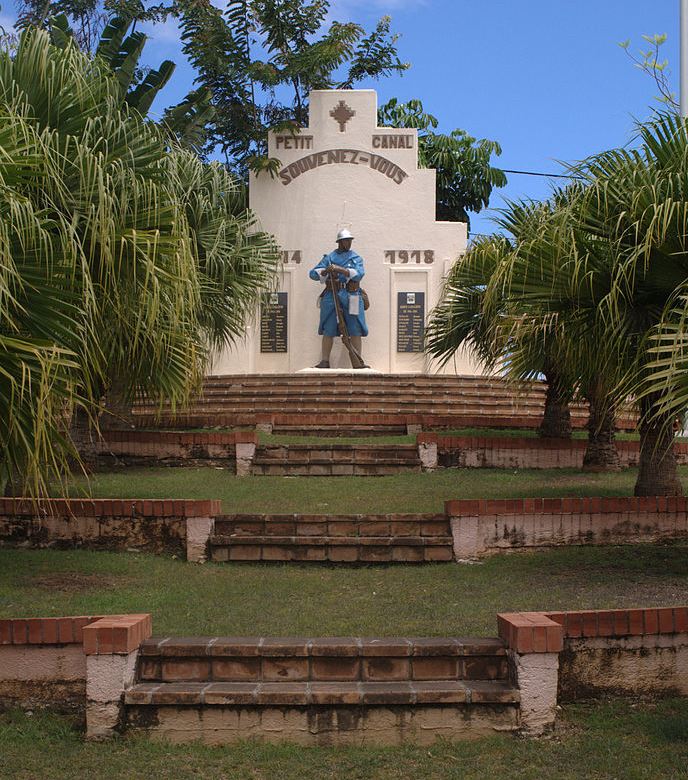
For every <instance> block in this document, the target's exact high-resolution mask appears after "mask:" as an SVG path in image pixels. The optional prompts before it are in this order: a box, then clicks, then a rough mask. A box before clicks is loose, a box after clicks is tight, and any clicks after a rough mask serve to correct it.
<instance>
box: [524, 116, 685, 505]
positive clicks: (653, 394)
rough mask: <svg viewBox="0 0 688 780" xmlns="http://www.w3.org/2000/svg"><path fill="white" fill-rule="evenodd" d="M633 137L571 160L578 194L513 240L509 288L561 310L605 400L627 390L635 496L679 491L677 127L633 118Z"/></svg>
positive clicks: (681, 141)
mask: <svg viewBox="0 0 688 780" xmlns="http://www.w3.org/2000/svg"><path fill="white" fill-rule="evenodd" d="M639 139H640V144H639V147H638V148H637V149H632V150H627V149H615V150H611V151H608V152H604V153H602V154H600V155H597V156H595V157H593V158H591V159H590V160H587V161H585V163H583V164H582V165H581V166H580V167H579V168H578V169H577V173H578V175H580V176H582V177H583V178H584V179H585V187H584V189H583V191H582V193H581V196H580V197H579V198H576V199H575V200H574V201H573V202H572V203H571V205H570V208H568V209H567V210H566V211H565V212H564V213H563V217H562V219H561V226H560V229H558V230H556V231H552V232H551V233H550V234H548V235H544V236H541V237H540V240H539V241H538V240H534V241H533V242H532V243H531V245H530V246H526V247H523V249H522V252H521V255H522V260H523V264H522V266H521V268H520V269H518V270H517V272H516V273H515V274H514V279H515V280H516V283H515V284H514V286H513V288H512V294H513V295H518V294H523V292H524V290H525V292H526V293H527V294H529V295H530V296H531V297H532V298H533V299H535V300H539V301H540V302H546V303H547V305H548V306H549V307H550V308H551V309H552V310H553V311H557V312H559V313H565V316H566V317H567V321H568V322H569V324H570V327H571V329H572V334H577V336H578V338H579V339H580V342H579V344H580V350H579V354H580V356H582V359H583V360H586V359H587V361H588V362H589V363H590V365H592V366H595V367H596V369H597V371H598V372H599V373H598V375H601V376H604V377H605V381H606V384H607V385H608V386H609V387H608V388H607V389H606V390H604V392H603V393H602V394H601V395H602V396H603V397H604V396H606V398H607V400H606V405H607V408H608V409H610V408H611V409H613V408H614V406H615V405H617V404H618V403H620V402H621V401H623V400H624V399H625V398H626V397H627V396H628V394H629V393H632V394H634V395H636V397H637V398H638V401H639V411H640V437H641V440H640V468H639V473H638V479H637V482H636V485H635V494H636V495H679V494H682V487H681V483H680V481H679V479H678V473H677V468H676V459H675V456H674V453H673V449H672V442H673V435H674V433H673V428H674V423H675V419H676V417H677V416H682V414H683V412H684V411H685V408H686V404H687V401H688V395H687V394H686V393H682V392H681V387H683V386H685V384H686V380H685V373H684V369H685V367H686V364H685V353H684V352H683V349H684V336H683V325H684V321H685V310H686V305H685V304H686V295H687V293H688V290H687V289H686V285H687V284H688V135H687V133H686V126H685V123H684V121H683V120H682V119H681V118H680V117H678V116H675V115H669V114H664V115H660V116H658V117H657V118H656V119H655V120H653V121H651V122H649V123H647V124H645V125H641V126H640V127H639ZM528 268H530V270H529V271H528V270H526V269H528ZM585 355H587V358H585ZM591 374H592V372H590V371H589V372H588V377H590V376H591Z"/></svg>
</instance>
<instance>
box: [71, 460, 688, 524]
mask: <svg viewBox="0 0 688 780" xmlns="http://www.w3.org/2000/svg"><path fill="white" fill-rule="evenodd" d="M679 471H680V475H681V478H682V480H683V483H684V486H685V487H686V489H688V466H686V467H682V468H680V469H679ZM635 479H636V470H635V469H627V470H625V471H621V472H618V473H616V474H585V473H583V472H581V471H576V470H575V469H540V470H538V469H530V470H526V469H522V470H513V471H512V470H509V469H446V470H440V471H436V472H433V473H431V474H416V473H405V474H399V475H396V476H393V477H356V478H346V477H243V478H237V477H236V476H234V475H233V474H232V473H231V472H230V471H228V470H227V469H223V468H211V467H199V468H141V469H133V468H128V469H121V470H119V471H107V472H100V473H96V474H94V475H92V477H91V480H90V487H91V490H92V493H93V496H95V497H99V498H218V499H222V502H223V507H224V511H225V512H227V513H285V512H286V513H291V512H301V513H324V514H338V513H350V514H351V513H353V514H371V513H384V512H442V511H444V502H445V501H447V500H449V499H454V498H521V497H524V498H526V497H533V496H535V497H553V496H554V497H556V496H630V495H632V494H633V485H634V483H635ZM88 485H89V483H88V482H87V481H86V480H85V479H82V478H75V479H74V481H73V491H72V492H73V493H74V494H75V495H76V494H79V493H80V492H83V491H86V490H88Z"/></svg>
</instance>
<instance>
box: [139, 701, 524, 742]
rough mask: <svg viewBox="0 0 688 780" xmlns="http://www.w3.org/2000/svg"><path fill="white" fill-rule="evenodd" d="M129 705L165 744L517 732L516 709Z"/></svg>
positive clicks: (428, 738)
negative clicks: (154, 709) (250, 739)
mask: <svg viewBox="0 0 688 780" xmlns="http://www.w3.org/2000/svg"><path fill="white" fill-rule="evenodd" d="M146 709H149V708H137V707H136V706H131V705H130V706H128V707H127V727H128V729H130V730H134V731H138V730H141V731H145V732H146V733H147V734H148V735H149V736H150V737H153V738H157V739H162V740H165V741H167V742H174V743H183V742H195V741H201V742H204V743H205V744H210V745H222V744H228V743H232V742H237V741H240V740H244V739H249V738H259V739H262V740H264V741H266V742H285V741H288V742H296V743H298V744H301V745H335V746H338V745H342V746H343V745H401V744H406V743H414V744H420V745H430V744H432V743H433V742H435V741H436V740H437V738H438V737H444V738H446V739H473V738H478V737H484V736H488V735H490V734H494V733H495V732H500V731H507V732H508V731H515V730H516V729H517V728H518V705H504V706H501V707H498V706H489V705H473V706H465V707H455V706H445V707H430V706H427V707H424V706H419V705H415V706H413V707H403V706H390V707H362V708H356V707H339V708H338V707H320V708H303V707H300V708H296V707H260V708H240V707H231V708H229V707H212V708H211V707H206V708H190V707H176V706H160V707H158V708H156V712H155V713H154V714H151V713H148V712H145V710H146Z"/></svg>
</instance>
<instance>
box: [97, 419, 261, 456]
mask: <svg viewBox="0 0 688 780" xmlns="http://www.w3.org/2000/svg"><path fill="white" fill-rule="evenodd" d="M216 424H217V423H216ZM257 444H258V434H257V433H256V432H255V431H202V432H194V431H155V430H153V431H146V430H129V431H120V430H116V431H114V430H113V431H108V430H105V431H103V432H102V436H101V439H100V440H99V441H98V442H97V443H96V452H97V457H98V461H99V462H101V463H103V464H105V465H112V463H113V462H116V463H119V464H124V465H131V466H135V465H138V464H147V463H150V462H151V461H153V462H156V463H163V464H165V465H168V466H184V465H195V464H198V463H204V464H206V463H207V464H219V465H223V466H236V465H237V460H239V461H241V460H242V459H244V460H245V459H246V458H247V457H250V459H252V457H253V452H254V451H255V447H256V445H257Z"/></svg>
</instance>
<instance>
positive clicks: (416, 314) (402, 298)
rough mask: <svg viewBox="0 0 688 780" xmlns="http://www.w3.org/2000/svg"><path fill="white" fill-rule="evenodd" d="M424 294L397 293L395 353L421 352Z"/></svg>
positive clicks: (423, 324)
mask: <svg viewBox="0 0 688 780" xmlns="http://www.w3.org/2000/svg"><path fill="white" fill-rule="evenodd" d="M424 336H425V293H421V292H413V293H412V292H400V293H397V352H422V351H423V338H424Z"/></svg>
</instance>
